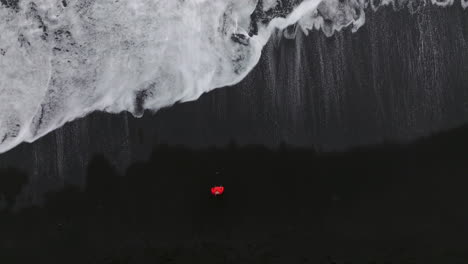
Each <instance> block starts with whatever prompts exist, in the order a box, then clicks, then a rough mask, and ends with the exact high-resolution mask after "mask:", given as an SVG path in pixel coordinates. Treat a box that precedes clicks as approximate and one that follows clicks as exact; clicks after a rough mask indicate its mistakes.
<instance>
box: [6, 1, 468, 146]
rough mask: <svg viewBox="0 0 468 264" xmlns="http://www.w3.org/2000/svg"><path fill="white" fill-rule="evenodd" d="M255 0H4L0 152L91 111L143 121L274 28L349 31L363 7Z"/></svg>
mask: <svg viewBox="0 0 468 264" xmlns="http://www.w3.org/2000/svg"><path fill="white" fill-rule="evenodd" d="M258 1H259V0H120V1H115V0H99V1H95V0H19V2H18V3H16V2H15V1H6V0H2V1H1V2H2V4H0V153H1V152H5V151H7V150H9V149H11V148H13V147H14V146H16V145H18V144H19V143H21V142H23V141H27V142H31V141H34V140H36V139H37V138H39V137H41V136H43V135H45V134H47V133H48V132H50V131H52V130H54V129H56V128H58V127H60V126H62V125H63V124H64V123H66V122H68V121H71V120H73V119H76V118H78V117H82V116H85V115H86V114H88V113H90V112H93V111H98V110H99V111H106V112H111V113H118V112H122V111H129V112H131V113H133V114H134V115H135V116H141V115H142V114H143V112H144V111H145V110H149V111H152V112H154V111H157V110H159V109H161V108H162V107H167V106H170V105H172V104H174V103H176V102H184V101H190V100H195V99H197V98H198V97H199V96H200V95H201V94H202V93H205V92H207V91H210V90H213V89H215V88H218V87H223V86H228V85H233V84H235V83H237V82H239V81H240V80H242V79H243V78H244V77H245V76H246V74H247V73H248V72H249V71H250V70H251V69H252V68H253V67H254V66H255V65H256V64H257V62H258V60H259V58H260V55H261V51H262V48H263V46H264V45H265V44H266V43H267V41H268V39H269V37H270V35H271V33H272V31H274V30H275V29H278V28H279V29H283V28H286V27H287V26H289V25H292V24H295V23H298V25H299V26H300V27H301V28H302V30H304V32H306V33H307V30H310V29H321V30H323V32H324V33H325V34H327V35H331V34H333V32H335V31H336V30H340V29H341V28H343V27H346V26H350V25H351V26H352V27H353V30H357V29H358V28H359V27H360V26H362V25H363V24H364V20H365V16H364V9H365V8H366V7H367V6H368V5H369V3H368V2H364V1H363V0H344V1H340V0H304V1H301V0H282V1H276V0H263V2H261V3H259V2H258ZM404 1H405V0H404ZM406 1H408V0H406ZM461 1H462V6H463V7H466V6H467V5H468V4H467V2H466V0H461ZM13 2H15V3H13ZM392 3H393V4H394V2H389V0H384V1H383V2H382V3H381V4H379V5H385V4H392ZM432 3H433V4H436V5H440V6H446V5H450V4H452V3H453V0H445V1H443V2H441V1H438V0H432ZM371 5H372V7H373V8H374V9H376V8H377V7H378V6H379V5H375V4H371Z"/></svg>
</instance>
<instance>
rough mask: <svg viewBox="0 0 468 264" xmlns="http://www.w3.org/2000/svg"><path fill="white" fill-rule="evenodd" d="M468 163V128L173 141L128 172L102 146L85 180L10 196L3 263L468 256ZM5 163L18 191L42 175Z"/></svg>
mask: <svg viewBox="0 0 468 264" xmlns="http://www.w3.org/2000/svg"><path fill="white" fill-rule="evenodd" d="M467 161H468V127H467V126H465V127H461V128H458V129H455V130H452V131H449V132H445V133H442V134H439V135H437V136H434V137H430V138H427V139H423V140H419V141H417V142H415V143H412V144H409V145H379V146H375V147H367V148H361V149H355V150H353V151H350V152H346V153H334V154H333V153H329V154H318V153H316V152H315V151H313V150H310V149H295V148H290V147H287V146H285V145H284V146H282V147H280V148H279V149H276V150H268V149H266V148H265V147H261V146H249V147H240V146H237V145H236V144H231V145H230V146H229V147H226V148H216V149H215V148H211V149H205V150H196V151H194V150H189V149H187V148H184V147H169V146H167V145H166V146H165V145H159V146H156V147H155V148H154V149H153V153H152V155H151V156H150V157H149V159H148V160H146V161H143V162H138V163H134V164H132V165H131V166H130V167H129V168H128V169H127V170H126V172H125V173H124V174H119V173H117V172H116V170H115V169H114V168H113V166H112V165H111V164H110V162H109V161H108V160H107V159H106V158H104V157H103V156H100V155H96V156H95V157H94V158H93V159H92V161H91V162H90V165H89V166H88V168H87V178H86V185H85V187H84V188H82V189H81V188H79V187H77V186H66V187H65V188H63V189H61V190H60V191H57V192H50V193H48V194H47V195H46V199H45V201H44V203H43V205H42V206H34V207H29V208H23V209H20V210H16V212H15V210H13V209H11V208H12V207H11V206H10V207H9V206H3V210H2V211H1V213H0V234H1V236H0V261H1V262H2V263H103V264H104V263H106V264H109V263H408V264H409V263H465V262H466V261H467V260H468V253H467V252H468V227H467V224H466V223H467V222H468V209H467V208H468V195H467V192H466V188H467V186H468V176H467V175H468V167H467V164H468V162H467ZM0 175H1V178H2V185H1V186H0V193H1V194H2V195H5V196H6V197H15V195H16V194H18V193H19V192H20V191H21V189H22V188H21V187H23V186H25V184H26V182H27V181H28V177H29V175H27V174H22V172H21V170H18V171H12V170H10V171H8V170H2V171H0ZM216 184H222V185H224V186H225V188H226V191H225V193H224V194H223V196H221V197H217V198H215V197H213V196H212V195H211V193H210V187H211V186H212V185H216ZM13 190H14V191H13ZM23 191H24V190H23ZM10 202H11V203H10V204H13V203H14V202H15V200H14V199H11V201H10Z"/></svg>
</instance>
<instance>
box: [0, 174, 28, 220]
mask: <svg viewBox="0 0 468 264" xmlns="http://www.w3.org/2000/svg"><path fill="white" fill-rule="evenodd" d="M27 183H28V175H27V174H26V173H24V172H22V171H20V170H18V169H14V168H4V169H0V201H1V200H3V201H4V203H6V204H5V206H4V207H3V208H1V207H0V211H6V212H10V211H11V210H12V209H13V208H14V205H15V202H16V197H17V196H18V194H19V193H20V192H21V190H22V189H23V187H24V186H25V185H26V184H27Z"/></svg>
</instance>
